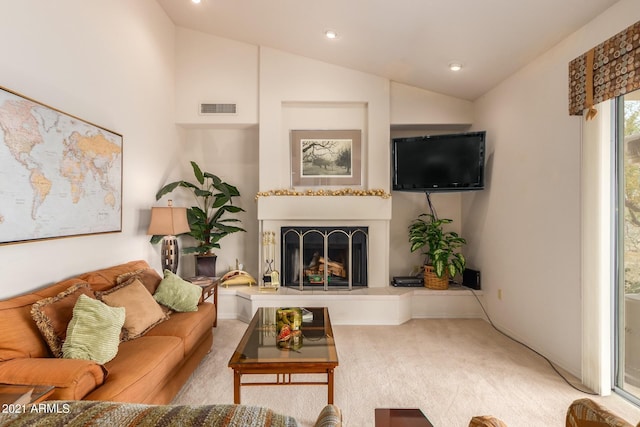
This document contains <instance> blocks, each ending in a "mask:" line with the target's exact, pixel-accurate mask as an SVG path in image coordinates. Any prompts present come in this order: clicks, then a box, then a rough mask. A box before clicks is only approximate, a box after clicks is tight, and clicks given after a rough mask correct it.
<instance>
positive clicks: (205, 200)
mask: <svg viewBox="0 0 640 427" xmlns="http://www.w3.org/2000/svg"><path fill="white" fill-rule="evenodd" d="M191 167H192V168H193V174H194V176H195V178H196V181H197V183H192V182H189V181H175V182H172V183H169V184H167V185H165V186H164V187H162V188H161V189H160V190H159V191H158V192H157V193H156V200H160V198H162V196H164V195H165V194H168V193H171V192H172V191H173V190H175V189H176V188H178V187H182V188H186V189H187V190H189V191H190V192H191V193H192V194H193V197H194V198H195V200H196V205H195V206H192V207H190V208H188V209H187V220H188V221H189V227H190V228H191V231H189V232H188V233H184V234H186V235H188V236H191V237H193V238H194V239H195V240H196V242H197V243H198V244H197V245H196V246H191V247H185V248H184V249H183V253H185V254H196V274H197V275H204V276H215V261H216V256H215V254H213V253H212V250H213V249H214V248H220V243H218V242H219V241H220V239H222V238H223V237H225V236H227V235H229V234H231V233H236V232H238V231H246V230H245V229H243V228H242V227H239V226H236V225H232V224H233V223H239V222H240V220H239V219H237V218H224V217H223V216H224V215H225V214H236V213H238V212H244V209H242V208H241V207H239V206H235V205H234V204H233V198H234V197H238V196H240V192H239V191H238V189H237V188H236V187H235V186H233V185H231V184H228V183H226V182H224V181H222V180H221V179H220V178H219V177H217V176H216V175H214V174H212V173H209V172H202V170H201V169H200V167H199V166H198V165H197V163H196V162H193V161H192V162H191ZM162 237H163V236H152V237H151V243H157V242H159V241H160V240H162ZM205 264H206V265H207V266H205Z"/></svg>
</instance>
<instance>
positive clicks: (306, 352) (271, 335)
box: [229, 307, 338, 404]
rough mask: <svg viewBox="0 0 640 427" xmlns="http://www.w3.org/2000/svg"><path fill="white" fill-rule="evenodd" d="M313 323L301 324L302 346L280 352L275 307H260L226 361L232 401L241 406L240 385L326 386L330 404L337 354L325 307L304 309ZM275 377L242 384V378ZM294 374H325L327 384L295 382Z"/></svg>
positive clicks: (322, 382)
mask: <svg viewBox="0 0 640 427" xmlns="http://www.w3.org/2000/svg"><path fill="white" fill-rule="evenodd" d="M307 309H308V310H309V311H311V312H312V313H313V320H312V321H310V322H303V323H302V327H301V329H302V345H301V346H300V347H299V348H298V346H296V349H281V348H279V347H278V346H277V343H276V324H275V310H276V309H275V308H267V307H264V308H263V307H261V308H258V311H257V312H256V314H255V315H254V316H253V319H252V320H251V323H250V324H249V326H248V327H247V330H246V332H245V333H244V335H243V336H242V339H241V340H240V343H239V344H238V347H237V348H236V351H235V352H234V353H233V356H231V359H230V360H229V367H230V368H232V369H233V374H234V375H233V377H234V379H233V401H234V403H236V404H238V403H240V389H241V387H242V386H274V385H326V386H327V389H328V390H327V401H328V403H333V370H334V369H335V368H336V366H338V354H337V352H336V346H335V342H334V340H333V330H332V329H331V320H330V319H329V311H328V310H327V308H326V307H315V308H314V307H307ZM251 374H275V376H276V378H275V381H256V382H243V381H242V377H243V375H251ZM295 374H325V375H326V381H295V380H294V379H293V378H292V376H293V375H295Z"/></svg>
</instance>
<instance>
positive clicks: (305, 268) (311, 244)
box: [280, 227, 369, 290]
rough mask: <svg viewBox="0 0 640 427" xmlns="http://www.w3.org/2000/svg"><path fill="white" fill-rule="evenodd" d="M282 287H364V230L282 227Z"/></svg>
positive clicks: (367, 237)
mask: <svg viewBox="0 0 640 427" xmlns="http://www.w3.org/2000/svg"><path fill="white" fill-rule="evenodd" d="M280 231H281V240H280V241H281V242H282V264H283V265H282V269H281V271H282V273H283V274H282V285H283V286H290V287H298V288H300V289H303V288H324V289H325V290H327V289H330V288H333V289H335V288H348V289H351V288H353V287H363V286H367V260H368V240H369V236H368V227H282V228H281V229H280Z"/></svg>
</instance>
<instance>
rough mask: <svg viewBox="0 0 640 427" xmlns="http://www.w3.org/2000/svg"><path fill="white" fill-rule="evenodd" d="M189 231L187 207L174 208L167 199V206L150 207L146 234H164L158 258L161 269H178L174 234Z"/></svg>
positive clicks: (176, 241)
mask: <svg viewBox="0 0 640 427" xmlns="http://www.w3.org/2000/svg"><path fill="white" fill-rule="evenodd" d="M189 231H191V229H190V228H189V222H188V221H187V208H174V207H173V203H172V201H171V200H169V206H167V207H152V208H151V222H150V223H149V229H148V230H147V234H150V235H156V236H164V237H163V239H162V249H161V254H160V259H161V262H162V270H163V271H164V270H165V269H167V270H170V271H171V272H172V273H175V272H176V271H178V258H179V255H180V253H179V248H178V238H177V237H176V235H178V234H182V233H188V232H189Z"/></svg>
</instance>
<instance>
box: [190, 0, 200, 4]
mask: <svg viewBox="0 0 640 427" xmlns="http://www.w3.org/2000/svg"><path fill="white" fill-rule="evenodd" d="M191 1H192V2H193V3H195V4H200V0H191Z"/></svg>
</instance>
